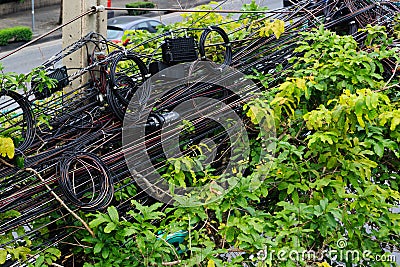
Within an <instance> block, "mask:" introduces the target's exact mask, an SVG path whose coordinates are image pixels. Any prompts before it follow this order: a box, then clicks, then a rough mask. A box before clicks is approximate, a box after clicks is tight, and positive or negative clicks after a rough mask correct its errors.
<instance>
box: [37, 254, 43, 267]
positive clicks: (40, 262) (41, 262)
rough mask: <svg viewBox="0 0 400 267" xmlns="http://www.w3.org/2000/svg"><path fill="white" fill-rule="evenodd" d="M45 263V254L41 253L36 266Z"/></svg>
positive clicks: (39, 266) (38, 266)
mask: <svg viewBox="0 0 400 267" xmlns="http://www.w3.org/2000/svg"><path fill="white" fill-rule="evenodd" d="M43 263H44V256H43V255H41V256H39V257H38V258H37V259H36V262H35V267H41V266H42V264H43Z"/></svg>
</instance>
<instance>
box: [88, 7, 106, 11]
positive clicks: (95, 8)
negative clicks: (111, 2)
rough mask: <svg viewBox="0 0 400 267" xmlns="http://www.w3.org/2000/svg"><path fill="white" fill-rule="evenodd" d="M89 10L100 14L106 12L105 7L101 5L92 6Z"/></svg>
mask: <svg viewBox="0 0 400 267" xmlns="http://www.w3.org/2000/svg"><path fill="white" fill-rule="evenodd" d="M91 9H92V10H93V12H102V11H105V10H106V8H105V6H103V5H100V6H92V7H91Z"/></svg>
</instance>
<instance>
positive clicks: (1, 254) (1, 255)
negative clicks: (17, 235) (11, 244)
mask: <svg viewBox="0 0 400 267" xmlns="http://www.w3.org/2000/svg"><path fill="white" fill-rule="evenodd" d="M6 260H7V251H6V250H5V249H0V264H4V263H5V262H6Z"/></svg>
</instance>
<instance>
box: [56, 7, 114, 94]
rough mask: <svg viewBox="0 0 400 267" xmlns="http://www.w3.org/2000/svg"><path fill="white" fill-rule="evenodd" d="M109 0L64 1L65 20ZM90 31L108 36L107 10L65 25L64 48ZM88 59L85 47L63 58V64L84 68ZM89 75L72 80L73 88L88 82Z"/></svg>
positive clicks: (69, 66)
mask: <svg viewBox="0 0 400 267" xmlns="http://www.w3.org/2000/svg"><path fill="white" fill-rule="evenodd" d="M106 1H107V0H81V1H63V20H64V21H69V20H70V19H73V18H74V17H76V16H77V15H79V14H82V13H84V12H86V11H88V10H90V9H91V8H92V7H93V6H100V5H102V6H106ZM89 32H97V33H100V34H102V35H103V36H106V33H107V12H105V11H102V12H97V13H93V14H91V15H87V16H84V17H82V18H81V19H79V20H76V21H74V22H73V23H71V24H69V25H67V26H65V27H64V28H63V31H62V45H63V48H64V47H66V46H68V45H70V44H72V43H74V42H76V41H78V40H79V39H81V38H82V37H83V36H85V35H86V34H88V33H89ZM87 63H88V59H87V53H86V50H85V49H81V50H80V51H79V52H75V53H73V54H71V55H69V56H68V57H66V58H64V59H63V65H64V66H66V67H67V68H84V67H86V66H87ZM87 80H88V75H83V76H81V77H80V78H78V79H76V80H75V81H73V82H72V85H71V86H72V88H77V87H79V86H80V85H82V84H84V83H86V82H87ZM67 90H68V89H67Z"/></svg>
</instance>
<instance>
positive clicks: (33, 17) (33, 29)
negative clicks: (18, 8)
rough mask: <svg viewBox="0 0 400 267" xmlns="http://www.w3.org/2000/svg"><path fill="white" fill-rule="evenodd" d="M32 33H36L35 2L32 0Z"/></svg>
mask: <svg viewBox="0 0 400 267" xmlns="http://www.w3.org/2000/svg"><path fill="white" fill-rule="evenodd" d="M32 32H33V33H34V32H35V0H32Z"/></svg>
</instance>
